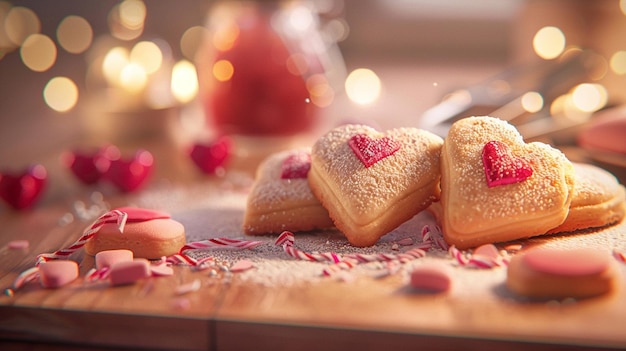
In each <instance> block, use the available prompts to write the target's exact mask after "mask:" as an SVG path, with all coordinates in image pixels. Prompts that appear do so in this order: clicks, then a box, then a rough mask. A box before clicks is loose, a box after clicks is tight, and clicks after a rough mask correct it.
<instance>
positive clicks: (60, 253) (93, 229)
mask: <svg viewBox="0 0 626 351" xmlns="http://www.w3.org/2000/svg"><path fill="white" fill-rule="evenodd" d="M127 218H128V215H127V214H126V213H124V212H121V211H119V210H113V211H109V212H107V213H105V214H103V215H102V216H100V217H99V218H98V219H96V220H95V221H94V223H93V224H92V225H91V226H89V228H87V229H86V230H85V231H84V232H83V235H81V237H80V238H79V239H78V240H76V241H75V242H74V243H73V244H72V245H70V246H69V247H67V248H64V249H61V250H57V251H55V252H53V253H43V254H40V255H38V256H37V262H36V263H35V267H32V268H29V269H27V270H25V271H23V272H22V273H20V274H19V275H18V276H17V277H16V278H15V281H14V282H13V289H14V290H17V289H20V288H21V287H22V286H24V285H25V284H27V283H28V282H30V281H33V280H35V279H37V278H38V277H39V268H38V267H39V265H41V264H42V263H45V262H48V261H51V260H56V259H67V258H68V257H69V256H70V255H71V254H73V253H74V252H76V251H78V250H79V249H80V248H82V247H83V246H85V243H86V242H87V241H89V239H91V238H92V237H93V236H94V235H95V234H96V233H97V232H98V231H99V230H100V228H102V226H103V225H105V224H106V223H117V225H118V227H119V230H120V232H122V231H124V225H125V224H126V219H127Z"/></svg>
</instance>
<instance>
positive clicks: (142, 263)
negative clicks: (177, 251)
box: [109, 258, 152, 286]
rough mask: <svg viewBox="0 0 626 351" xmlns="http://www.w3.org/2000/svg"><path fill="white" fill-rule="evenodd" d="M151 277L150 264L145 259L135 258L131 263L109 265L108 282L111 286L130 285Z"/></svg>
mask: <svg viewBox="0 0 626 351" xmlns="http://www.w3.org/2000/svg"><path fill="white" fill-rule="evenodd" d="M151 275H152V272H151V270H150V262H149V261H148V260H146V259H145V258H135V259H134V260H132V261H123V262H116V263H114V264H113V265H111V268H110V271H109V280H110V282H111V285H113V286H117V285H125V284H132V283H134V282H136V281H138V280H140V279H144V278H148V277H150V276H151Z"/></svg>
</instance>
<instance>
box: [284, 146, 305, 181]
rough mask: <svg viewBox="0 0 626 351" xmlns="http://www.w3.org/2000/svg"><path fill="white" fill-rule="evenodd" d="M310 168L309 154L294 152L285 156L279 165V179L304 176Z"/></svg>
mask: <svg viewBox="0 0 626 351" xmlns="http://www.w3.org/2000/svg"><path fill="white" fill-rule="evenodd" d="M309 169H311V154H310V153H308V152H304V151H301V152H295V153H292V154H290V155H289V156H287V158H285V161H283V164H282V166H281V173H280V179H297V178H306V175H307V174H308V173H309Z"/></svg>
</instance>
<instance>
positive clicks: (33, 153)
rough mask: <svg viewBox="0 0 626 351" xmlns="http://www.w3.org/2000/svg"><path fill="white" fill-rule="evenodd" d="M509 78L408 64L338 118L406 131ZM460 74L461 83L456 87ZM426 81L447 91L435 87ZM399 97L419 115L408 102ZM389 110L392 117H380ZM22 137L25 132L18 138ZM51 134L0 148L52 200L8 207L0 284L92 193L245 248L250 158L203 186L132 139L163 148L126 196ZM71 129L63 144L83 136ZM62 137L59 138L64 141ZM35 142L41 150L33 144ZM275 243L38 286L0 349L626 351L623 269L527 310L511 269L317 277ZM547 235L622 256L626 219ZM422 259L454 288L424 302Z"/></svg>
mask: <svg viewBox="0 0 626 351" xmlns="http://www.w3.org/2000/svg"><path fill="white" fill-rule="evenodd" d="M499 69H500V67H489V68H486V69H485V68H483V69H482V70H481V69H480V68H479V69H476V70H471V74H469V75H468V74H467V72H468V71H467V70H465V69H463V70H462V71H463V72H465V73H466V74H465V75H462V76H460V75H459V74H456V73H458V72H456V73H455V69H454V68H450V67H440V68H431V69H428V70H416V71H412V72H413V73H412V74H408V75H409V76H413V77H417V76H419V77H420V78H421V79H419V80H411V79H406V77H407V71H406V70H402V69H395V70H389V71H387V72H385V71H384V70H379V71H378V72H379V73H380V74H381V76H382V77H383V78H384V77H389V76H392V78H393V76H394V75H395V77H396V78H397V79H395V81H396V82H403V83H402V84H401V85H397V86H395V90H393V89H391V90H389V91H388V93H387V94H386V95H385V96H383V100H384V101H385V103H381V104H380V105H378V106H373V107H370V108H368V109H362V110H357V111H348V109H343V110H342V107H341V106H340V107H339V110H340V112H341V113H340V115H342V116H348V117H349V116H350V114H351V113H352V112H356V113H357V114H358V113H361V116H365V117H366V119H367V117H371V116H385V115H386V114H389V116H390V117H389V118H390V119H385V118H387V117H385V118H381V119H378V120H376V117H374V122H378V124H380V125H381V127H383V128H389V127H396V126H403V125H406V126H410V125H412V122H411V118H412V117H413V116H416V115H418V112H415V111H423V109H424V108H426V107H428V106H430V105H432V104H433V103H434V102H436V99H437V98H438V97H439V96H441V93H442V92H444V90H445V89H447V88H453V87H455V86H457V85H464V84H466V83H468V84H469V83H472V82H475V81H478V80H479V77H484V76H489V75H491V73H494V72H497V71H498V70H499ZM459 70H460V69H459ZM459 77H463V78H464V79H465V81H459ZM387 81H389V80H387ZM432 82H438V83H439V85H437V86H436V87H434V86H433V85H432ZM415 84H418V85H419V84H421V85H423V86H421V87H419V86H417V87H416V86H415ZM426 85H428V86H426ZM412 89H413V90H412ZM392 90H393V91H392ZM412 91H421V92H426V93H424V94H422V97H423V98H422V99H410V98H409V97H410V96H409V95H411V94H412V93H411V92H412ZM411 96H412V95H411ZM401 102H404V103H406V102H410V104H414V105H410V104H409V105H404V106H402V103H401ZM399 105H400V107H399ZM389 106H391V107H392V109H391V110H389V109H388V108H386V107H389ZM343 107H345V106H343ZM407 111H412V112H407ZM414 112H415V113H414ZM162 113H165V112H162ZM167 118H169V117H167ZM16 123H17V122H16ZM53 124H54V123H53ZM26 129H28V128H26V127H24V126H23V125H20V128H17V130H26ZM41 129H46V127H45V126H44V127H42V128H41ZM48 130H54V129H48ZM44 134H45V133H44V132H36V133H30V134H29V135H24V138H26V139H24V140H23V139H22V138H21V137H20V135H17V134H15V133H10V132H8V131H7V129H4V130H3V133H2V136H3V138H2V140H3V142H4V145H5V146H7V147H5V148H2V150H0V152H1V153H0V156H2V157H0V166H2V167H5V168H6V167H7V166H15V167H19V166H21V165H24V164H25V163H26V162H27V161H28V162H30V161H33V160H36V161H38V162H41V163H43V164H44V165H45V166H46V167H47V168H48V173H49V180H50V184H49V188H48V189H47V191H46V194H45V196H44V198H43V199H41V201H40V202H39V203H38V204H37V205H36V206H35V207H34V208H33V209H31V210H27V211H21V212H16V211H13V210H10V209H9V208H8V207H6V206H4V205H0V288H2V289H4V288H7V287H10V286H11V284H12V283H13V280H14V279H15V277H16V276H17V274H19V273H20V272H22V271H23V270H25V269H27V268H29V267H32V266H33V265H34V264H35V257H36V256H37V255H38V254H40V253H44V252H52V251H54V250H56V249H60V248H63V247H66V246H68V245H69V244H71V243H72V242H74V241H75V240H76V239H77V238H78V237H79V236H80V235H81V233H82V231H83V230H84V229H85V228H86V227H87V226H89V225H90V224H91V221H92V220H93V218H91V219H81V218H79V217H77V216H76V209H77V208H78V207H77V206H78V205H80V204H85V205H87V206H90V205H92V204H93V203H94V198H93V195H94V194H100V195H101V196H102V198H103V200H104V201H105V202H106V204H107V205H108V206H109V207H112V208H113V207H118V206H126V205H137V206H142V207H147V208H154V209H159V210H164V211H168V212H170V213H172V215H173V217H174V218H175V219H177V220H180V221H181V223H183V224H184V225H185V228H186V231H187V237H188V240H200V239H207V238H210V237H216V236H229V237H236V238H244V239H246V237H245V236H244V234H243V232H242V231H241V229H240V226H241V221H242V218H243V211H244V206H245V197H246V191H247V189H248V187H249V185H250V181H251V179H252V178H251V169H244V168H245V167H244V166H246V167H248V168H250V164H247V165H246V162H240V163H239V164H238V167H233V169H229V170H228V171H227V172H226V174H225V175H224V176H222V177H215V176H206V175H204V174H201V173H199V171H198V170H197V169H196V168H195V167H194V166H193V165H192V164H191V162H190V160H189V159H188V158H186V157H184V156H181V155H183V150H182V149H183V147H182V146H181V144H180V143H178V144H177V143H176V142H175V141H172V140H170V139H167V138H165V139H159V138H157V139H153V140H151V141H149V142H147V143H142V142H140V141H137V142H135V143H133V142H131V143H129V144H127V145H125V146H126V147H127V148H129V149H132V148H133V147H136V146H137V145H140V146H142V147H145V146H147V148H148V149H149V150H150V151H151V152H153V154H154V155H155V159H156V169H155V174H154V175H153V177H152V178H151V180H150V182H149V183H148V184H147V185H146V186H145V187H144V188H142V189H141V190H140V191H137V192H134V193H129V194H121V193H118V192H116V191H115V190H114V189H113V188H111V187H109V186H107V185H106V184H105V185H95V186H84V185H81V184H79V183H78V182H77V181H76V179H74V178H73V177H72V176H71V174H70V173H69V172H68V170H67V169H66V168H64V166H62V165H61V163H60V162H59V157H60V155H61V153H62V152H64V151H65V150H67V149H68V148H70V147H72V145H75V144H73V143H72V141H74V139H68V140H65V141H63V142H61V141H59V142H53V141H50V140H48V139H45V140H44V138H43V137H41V138H40V135H44ZM68 134H69V136H68V138H69V137H74V136H75V135H72V134H71V133H68ZM59 136H60V138H65V137H66V134H60V135H59ZM38 138H40V139H41V144H35V143H34V142H35V141H36V139H38ZM10 145H19V146H20V149H19V151H20V152H13V151H11V150H10V149H9V148H8V146H10ZM42 145H45V147H43V146H42ZM68 213H71V214H74V220H72V221H67V220H66V221H63V220H62V219H63V218H67V215H68ZM423 220H427V218H426V217H425V216H417V217H416V218H414V219H413V220H411V221H409V222H408V223H406V224H405V225H403V226H401V228H399V229H398V230H396V231H394V232H392V233H390V235H389V236H387V237H385V238H383V240H381V242H380V243H379V244H377V245H376V246H375V247H374V248H372V249H371V250H373V251H374V252H385V253H394V252H397V251H394V250H393V243H395V241H396V240H397V239H398V238H401V237H403V236H415V235H416V233H419V228H421V225H422V221H423ZM15 239H26V240H28V241H29V242H30V247H29V248H28V249H26V250H10V249H8V248H7V243H8V242H10V241H11V240H15ZM248 239H249V238H248ZM274 239H275V238H274V237H271V236H268V237H259V238H258V240H262V241H265V242H266V243H267V245H265V246H264V247H265V249H263V250H256V251H255V250H251V251H246V252H245V253H242V254H241V255H242V256H241V257H243V258H245V259H249V260H251V261H253V262H254V263H255V267H254V268H253V269H251V270H249V271H246V272H242V273H232V274H231V273H226V272H219V273H218V274H216V275H211V274H208V273H207V272H206V271H200V272H197V271H193V270H191V269H190V268H189V267H183V266H176V267H174V269H175V274H174V275H173V276H169V277H159V278H151V279H148V280H144V281H140V282H138V283H136V284H133V285H129V286H121V287H115V288H111V287H108V286H107V285H106V284H103V283H96V284H87V283H85V282H83V281H82V279H79V280H77V281H75V282H74V283H72V284H70V285H69V286H66V287H64V288H61V289H43V288H41V287H40V286H39V285H38V284H37V283H32V284H29V285H27V286H26V287H24V288H23V289H21V290H19V291H17V292H16V293H15V295H14V296H12V297H11V296H5V295H2V296H0V349H2V350H8V349H15V350H42V349H46V350H47V349H52V350H56V349H58V350H79V349H91V350H94V349H95V350H108V349H137V348H143V349H171V350H240V349H244V348H252V349H255V350H283V349H284V350H292V349H298V350H320V349H326V350H345V349H361V350H378V349H390V350H396V349H397V350H404V349H406V350H415V349H429V350H458V349H464V350H481V351H482V350H485V349H487V350H489V349H494V350H502V349H507V350H521V349H527V348H529V347H533V348H534V349H537V350H557V349H568V350H572V349H581V350H582V349H585V350H590V349H598V348H601V347H602V348H608V349H610V348H613V349H621V348H626V333H625V332H624V327H623V326H624V325H626V324H625V323H626V299H625V295H624V292H625V290H624V282H623V280H624V279H623V278H624V277H626V265H623V264H622V265H620V276H621V278H622V279H621V282H620V284H619V286H618V289H617V290H616V291H614V292H613V293H612V294H610V295H609V296H604V297H601V298H597V299H590V300H584V301H569V300H566V301H560V302H559V301H548V302H529V301H525V300H523V299H520V298H517V297H515V296H513V295H512V294H511V293H510V292H508V291H507V290H506V288H505V287H504V285H503V281H504V279H505V278H506V269H505V268H503V267H500V268H494V269H491V270H472V269H466V268H463V267H457V266H455V265H454V262H453V260H451V259H450V258H449V257H447V256H446V255H445V253H444V252H434V253H429V255H428V256H427V257H426V258H424V259H420V260H416V261H415V262H411V263H410V264H407V265H406V266H405V267H404V268H401V269H400V270H399V272H398V273H396V274H392V275H390V276H385V277H380V276H379V275H380V272H381V271H383V272H384V267H380V266H373V267H361V268H359V269H355V270H354V271H351V272H348V273H349V274H348V275H347V276H343V278H342V279H334V278H324V277H321V276H320V274H319V272H321V268H323V267H324V264H322V263H308V262H296V261H295V260H294V259H292V258H290V257H288V256H286V255H284V254H282V253H281V251H280V248H276V247H272V242H273V240H274ZM296 240H297V242H296V245H300V244H302V245H304V246H306V247H309V248H316V247H317V249H318V250H319V251H323V250H324V249H325V248H326V247H327V246H325V245H330V246H331V247H333V248H338V250H343V249H345V250H351V249H350V248H349V247H347V246H344V245H345V243H346V241H345V239H344V238H343V237H342V236H341V235H339V234H338V233H334V232H330V233H329V232H323V233H312V234H308V235H305V236H298V237H297V238H296ZM544 241H547V242H548V244H554V245H568V246H581V245H584V246H588V245H595V246H598V247H602V248H605V249H607V250H609V249H612V248H619V249H626V223H622V224H620V225H618V226H614V227H611V228H607V229H605V230H602V231H598V232H593V233H584V234H580V235H573V236H569V237H567V238H559V237H556V238H545V239H535V240H530V241H527V242H524V244H536V243H540V242H544ZM315 245H317V246H315ZM368 252H372V251H368ZM340 253H341V252H340ZM209 254H216V255H223V256H224V257H228V258H231V261H230V262H229V263H231V264H232V263H234V261H235V260H234V259H233V258H234V257H236V256H232V253H220V252H216V253H212V252H211V253H209ZM71 258H72V259H74V260H76V261H78V262H79V264H80V272H81V274H82V275H84V274H85V273H86V272H87V271H88V270H89V269H91V268H92V267H93V263H94V262H93V258H92V257H89V256H85V255H84V254H83V253H82V251H80V252H78V253H77V254H76V255H74V256H72V257H71ZM428 260H439V261H445V262H447V263H449V264H450V266H451V268H452V270H453V288H452V289H451V290H450V291H449V292H448V293H445V294H435V295H432V294H423V293H417V292H415V291H412V290H411V289H409V288H408V287H407V277H408V272H409V271H410V269H411V267H414V265H419V264H421V262H422V261H428ZM195 280H198V281H200V283H201V289H199V290H198V291H194V292H190V293H188V294H185V295H180V296H179V295H177V294H176V293H175V291H176V288H177V287H179V286H180V285H182V284H186V283H190V282H193V281H195ZM180 299H184V301H185V302H186V303H189V306H188V308H177V307H176V306H177V305H176V303H177V301H181V300H180Z"/></svg>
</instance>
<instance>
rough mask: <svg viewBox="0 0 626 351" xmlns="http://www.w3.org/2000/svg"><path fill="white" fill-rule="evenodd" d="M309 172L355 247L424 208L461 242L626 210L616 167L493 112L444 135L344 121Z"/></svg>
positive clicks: (589, 223)
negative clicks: (590, 161) (527, 137)
mask: <svg viewBox="0 0 626 351" xmlns="http://www.w3.org/2000/svg"><path fill="white" fill-rule="evenodd" d="M283 157H284V156H283ZM307 160H309V159H308V158H307ZM273 164H274V166H273V167H274V168H276V167H279V166H278V164H277V163H276V162H274V163H273ZM260 172H261V173H263V172H264V171H263V170H262V169H261V170H260ZM265 172H269V171H267V170H266V171H265ZM274 174H276V176H274V178H277V177H278V176H277V175H278V174H279V173H277V172H274ZM270 178H271V177H270ZM306 179H307V185H308V186H309V188H310V191H311V193H312V194H313V195H314V197H315V199H317V201H319V205H321V207H323V208H324V209H326V210H327V212H328V217H329V218H330V219H331V220H332V223H333V224H334V225H335V226H336V228H337V229H339V230H340V231H341V232H342V233H343V234H344V235H345V236H346V238H347V239H348V241H349V242H350V243H351V244H352V245H354V246H359V247H364V246H371V245H373V244H375V243H376V242H377V241H378V239H380V237H382V236H383V235H385V234H386V233H388V232H390V231H391V230H393V229H394V228H396V227H398V226H399V225H400V224H402V223H404V222H405V221H407V220H408V219H410V218H412V217H413V216H415V215H416V214H417V213H419V212H420V211H423V210H425V209H428V210H429V211H430V212H432V213H433V214H434V215H435V217H436V218H437V220H438V221H439V223H440V224H441V227H442V230H443V234H444V238H445V239H446V241H447V242H448V243H449V244H450V245H455V246H456V247H458V248H460V249H464V248H471V247H475V246H479V245H481V244H485V243H495V242H505V241H510V240H515V239H522V238H528V237H532V236H537V235H542V234H548V233H557V232H565V231H572V230H579V229H585V228H592V227H601V226H606V225H609V224H612V223H616V222H619V221H620V220H621V219H622V218H623V217H624V215H625V213H626V201H625V191H624V187H623V186H622V185H620V184H619V183H618V181H617V179H616V178H615V177H613V176H612V175H611V174H610V173H608V172H606V171H604V170H602V169H599V168H597V167H594V166H590V165H579V164H573V163H572V162H570V161H569V160H568V159H567V158H566V157H565V155H564V154H563V153H562V152H561V151H559V150H557V149H555V148H553V147H551V146H549V145H547V144H544V143H539V142H533V143H526V142H524V140H523V138H522V136H521V135H520V133H519V132H518V131H517V129H516V128H515V127H514V126H512V125H510V124H509V123H507V122H505V121H503V120H500V119H498V118H494V117H468V118H464V119H461V120H459V121H457V122H456V123H455V124H454V125H452V127H451V128H450V131H449V133H448V135H447V136H446V138H445V140H444V139H442V138H440V137H438V136H436V135H434V134H432V133H430V132H427V131H424V130H421V129H416V128H400V129H393V130H390V131H387V132H386V133H381V132H379V131H376V130H375V129H373V128H371V127H368V126H363V125H343V126H340V127H337V128H335V129H333V130H331V131H330V132H328V133H326V134H325V135H323V136H322V137H321V138H319V139H318V140H317V141H316V142H315V144H314V145H313V147H312V148H311V151H310V166H309V168H307V172H306ZM267 182H268V178H267V177H264V176H263V175H262V174H260V175H259V176H258V177H257V180H256V183H255V185H254V186H253V191H252V192H251V196H250V197H249V199H248V204H249V205H248V208H247V210H246V212H247V214H246V218H250V216H249V214H250V213H251V208H250V207H251V204H258V201H256V200H255V198H256V197H258V196H259V195H258V191H257V190H254V189H258V188H260V187H263V186H264V184H266V183H267ZM289 182H291V181H290V180H285V179H283V183H285V184H288V183H289ZM300 192H302V191H300ZM255 194H257V195H255ZM281 201H282V204H285V203H286V201H287V200H285V199H281ZM275 205H276V204H274V205H273V206H275ZM268 206H269V205H268ZM257 207H258V206H257ZM255 211H256V212H260V211H259V210H258V208H257V209H256V210H255ZM252 212H254V211H252ZM322 217H323V218H324V220H326V222H325V224H326V225H327V224H328V221H327V218H326V217H324V216H322ZM302 221H303V222H304V221H308V219H307V218H302ZM244 225H245V224H244ZM314 227H315V226H314ZM317 227H319V226H317ZM270 229H271V228H269V229H268V228H264V230H263V232H265V233H271V232H277V231H280V230H294V231H296V230H297V228H296V229H292V228H289V227H285V226H284V225H281V223H275V225H274V230H270ZM246 232H247V233H248V234H261V232H259V231H255V232H253V233H251V232H250V230H247V231H246Z"/></svg>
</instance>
